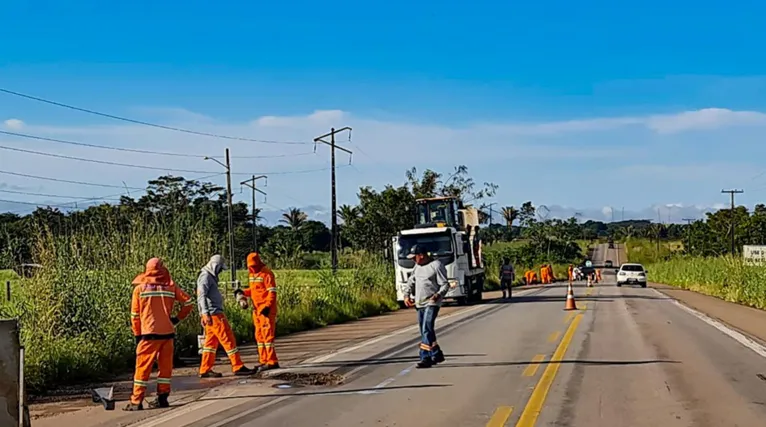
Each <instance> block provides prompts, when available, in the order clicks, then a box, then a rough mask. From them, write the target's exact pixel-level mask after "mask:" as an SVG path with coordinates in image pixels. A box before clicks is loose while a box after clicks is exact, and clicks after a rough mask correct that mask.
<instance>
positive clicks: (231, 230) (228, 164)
mask: <svg viewBox="0 0 766 427" xmlns="http://www.w3.org/2000/svg"><path fill="white" fill-rule="evenodd" d="M205 160H212V161H214V162H216V163H218V164H219V165H221V166H223V167H224V168H226V204H227V205H228V214H229V270H230V271H231V283H232V284H234V283H236V281H237V267H236V262H235V260H236V258H235V256H234V217H233V213H232V204H231V203H232V202H231V162H230V161H229V149H228V148H227V149H226V164H223V163H221V162H220V161H218V159H216V158H214V157H205Z"/></svg>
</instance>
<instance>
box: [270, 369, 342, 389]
mask: <svg viewBox="0 0 766 427" xmlns="http://www.w3.org/2000/svg"><path fill="white" fill-rule="evenodd" d="M269 379H270V380H277V381H284V382H287V383H290V384H294V385H302V386H309V385H312V386H317V385H338V384H342V383H343V380H344V379H345V378H344V377H343V376H342V375H336V374H325V373H318V372H306V373H297V372H283V373H280V374H276V375H271V376H269Z"/></svg>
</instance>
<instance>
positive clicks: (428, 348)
mask: <svg viewBox="0 0 766 427" xmlns="http://www.w3.org/2000/svg"><path fill="white" fill-rule="evenodd" d="M420 349H421V350H425V351H431V346H430V345H428V344H423V343H420Z"/></svg>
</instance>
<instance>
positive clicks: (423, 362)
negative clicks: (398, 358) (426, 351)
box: [415, 358, 434, 369]
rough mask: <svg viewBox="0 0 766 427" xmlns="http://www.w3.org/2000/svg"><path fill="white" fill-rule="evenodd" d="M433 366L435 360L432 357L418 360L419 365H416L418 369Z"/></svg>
mask: <svg viewBox="0 0 766 427" xmlns="http://www.w3.org/2000/svg"><path fill="white" fill-rule="evenodd" d="M431 366H434V361H433V359H431V358H428V359H423V360H421V361H420V362H418V364H417V365H415V367H416V368H418V369H427V368H430V367H431Z"/></svg>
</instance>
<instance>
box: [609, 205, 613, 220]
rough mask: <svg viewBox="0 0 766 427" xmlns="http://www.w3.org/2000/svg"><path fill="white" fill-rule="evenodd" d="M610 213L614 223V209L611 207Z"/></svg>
mask: <svg viewBox="0 0 766 427" xmlns="http://www.w3.org/2000/svg"><path fill="white" fill-rule="evenodd" d="M609 212H611V213H612V222H614V208H613V207H611V206H609Z"/></svg>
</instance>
